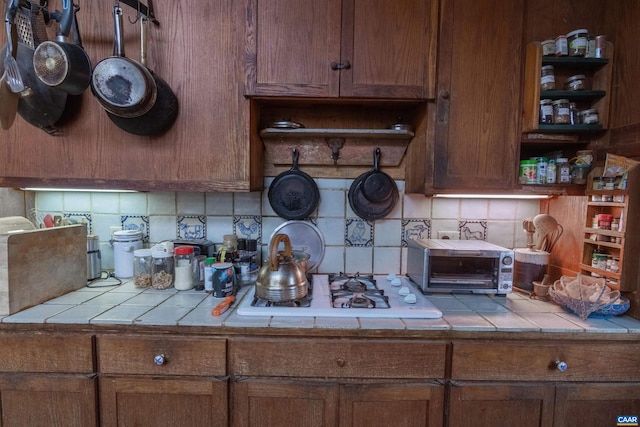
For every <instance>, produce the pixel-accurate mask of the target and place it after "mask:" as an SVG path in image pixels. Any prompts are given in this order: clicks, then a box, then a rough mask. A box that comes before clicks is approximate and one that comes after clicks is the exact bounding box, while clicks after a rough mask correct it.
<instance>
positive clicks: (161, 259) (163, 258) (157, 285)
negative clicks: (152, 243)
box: [151, 250, 175, 289]
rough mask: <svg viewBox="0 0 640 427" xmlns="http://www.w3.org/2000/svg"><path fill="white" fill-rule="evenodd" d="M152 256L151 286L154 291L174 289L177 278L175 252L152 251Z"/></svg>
mask: <svg viewBox="0 0 640 427" xmlns="http://www.w3.org/2000/svg"><path fill="white" fill-rule="evenodd" d="M151 256H152V258H153V263H152V265H151V286H152V287H153V288H154V289H168V288H172V287H173V280H174V276H175V267H174V262H173V252H165V251H153V250H152V251H151Z"/></svg>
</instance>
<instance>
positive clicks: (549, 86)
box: [540, 65, 556, 90]
mask: <svg viewBox="0 0 640 427" xmlns="http://www.w3.org/2000/svg"><path fill="white" fill-rule="evenodd" d="M555 88H556V75H555V73H554V70H553V65H545V66H544V67H542V68H541V71H540V90H554V89H555Z"/></svg>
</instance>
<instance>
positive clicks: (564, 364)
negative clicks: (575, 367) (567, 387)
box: [556, 360, 569, 372]
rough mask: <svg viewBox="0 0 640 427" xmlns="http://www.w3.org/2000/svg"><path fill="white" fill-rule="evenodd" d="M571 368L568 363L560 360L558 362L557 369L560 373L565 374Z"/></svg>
mask: <svg viewBox="0 0 640 427" xmlns="http://www.w3.org/2000/svg"><path fill="white" fill-rule="evenodd" d="M568 368H569V367H568V366H567V362H565V361H562V360H558V361H557V362H556V369H557V370H558V371H560V372H565V371H566V370H567V369H568Z"/></svg>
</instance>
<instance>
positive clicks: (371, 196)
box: [361, 148, 398, 203]
mask: <svg viewBox="0 0 640 427" xmlns="http://www.w3.org/2000/svg"><path fill="white" fill-rule="evenodd" d="M361 188H362V195H363V196H364V197H366V199H367V200H369V201H370V202H373V203H381V202H384V201H387V200H389V198H390V197H392V195H393V193H394V192H395V193H397V192H398V187H397V186H396V182H395V181H394V180H393V178H391V177H390V176H389V175H387V174H386V173H384V172H382V171H380V148H376V149H375V151H374V152H373V169H372V170H371V171H369V172H368V173H367V174H366V175H364V177H363V179H362V186H361Z"/></svg>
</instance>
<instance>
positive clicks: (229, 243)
mask: <svg viewBox="0 0 640 427" xmlns="http://www.w3.org/2000/svg"><path fill="white" fill-rule="evenodd" d="M236 258H238V236H236V235H235V234H225V235H224V236H222V246H220V249H219V250H218V254H217V255H216V261H217V262H231V263H232V262H234V261H235V260H236Z"/></svg>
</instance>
